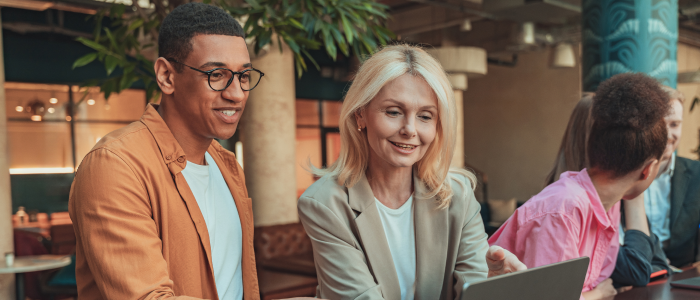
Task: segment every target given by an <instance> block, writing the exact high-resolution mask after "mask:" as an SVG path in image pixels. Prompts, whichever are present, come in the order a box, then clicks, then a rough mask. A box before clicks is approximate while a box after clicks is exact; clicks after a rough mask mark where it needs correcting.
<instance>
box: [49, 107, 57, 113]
mask: <svg viewBox="0 0 700 300" xmlns="http://www.w3.org/2000/svg"><path fill="white" fill-rule="evenodd" d="M48 111H49V113H50V114H52V113H54V112H56V109H55V108H53V107H49V109H48Z"/></svg>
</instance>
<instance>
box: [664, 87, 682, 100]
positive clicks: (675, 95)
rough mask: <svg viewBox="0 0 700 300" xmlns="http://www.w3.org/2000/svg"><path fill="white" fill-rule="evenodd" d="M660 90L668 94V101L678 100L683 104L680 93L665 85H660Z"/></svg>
mask: <svg viewBox="0 0 700 300" xmlns="http://www.w3.org/2000/svg"><path fill="white" fill-rule="evenodd" d="M661 88H662V89H663V90H664V92H666V93H667V94H668V98H669V99H668V100H669V101H672V100H678V101H680V102H681V104H683V103H684V102H685V95H683V93H681V91H679V90H677V89H674V88H672V87H670V86H667V85H662V86H661Z"/></svg>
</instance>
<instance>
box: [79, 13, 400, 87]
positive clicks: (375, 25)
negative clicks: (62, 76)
mask: <svg viewBox="0 0 700 300" xmlns="http://www.w3.org/2000/svg"><path fill="white" fill-rule="evenodd" d="M150 2H151V3H152V4H153V7H154V9H152V10H146V9H144V8H142V7H140V6H139V5H138V4H137V1H133V5H132V6H125V5H123V4H115V5H113V6H111V8H109V9H104V10H101V11H99V12H98V13H97V14H96V15H95V16H93V19H94V22H95V28H94V31H93V38H92V39H87V38H78V41H80V42H81V43H83V44H84V45H86V46H88V47H90V48H92V49H93V50H95V52H93V53H89V54H87V55H85V56H83V57H80V58H79V59H77V60H76V61H75V62H74V64H73V68H78V67H82V66H85V65H87V64H89V63H91V62H93V61H95V60H98V61H100V62H101V63H102V64H104V67H105V70H106V72H107V75H108V76H111V77H109V78H108V79H105V80H90V81H88V82H85V83H84V86H99V87H100V91H101V92H102V93H103V94H104V97H105V99H108V98H109V95H110V94H111V93H119V92H120V91H122V90H124V89H126V88H129V87H131V85H132V84H133V83H134V82H137V81H139V80H141V81H142V82H143V83H144V85H145V88H146V97H147V99H149V100H153V99H157V98H158V96H159V94H160V91H159V89H158V85H157V83H156V82H155V74H154V72H153V59H154V58H155V55H152V56H151V57H148V55H145V53H152V54H153V53H157V42H156V41H157V39H158V29H159V26H160V24H161V21H162V20H163V18H165V16H166V15H167V13H168V12H169V11H171V10H172V9H174V8H175V7H177V6H178V5H181V4H183V3H185V2H189V1H187V0H180V1H176V0H169V1H166V0H150ZM204 2H205V3H209V4H212V5H217V6H219V7H222V8H223V9H225V10H227V11H228V12H229V13H230V14H231V15H233V16H234V17H236V18H239V20H244V22H245V23H244V25H243V26H244V30H245V32H246V35H247V39H248V40H249V41H251V42H252V43H254V51H255V53H258V52H259V51H260V50H261V49H262V48H263V47H265V46H266V45H268V44H270V42H271V41H272V39H273V38H276V39H277V42H278V43H277V44H278V45H280V47H279V50H280V51H282V46H281V45H282V43H281V42H284V43H285V44H287V45H288V46H289V48H290V49H291V51H292V52H294V57H295V64H296V69H297V76H301V75H302V74H303V72H304V71H305V70H307V65H306V61H309V62H311V63H312V64H314V65H315V67H316V68H319V66H318V64H316V62H315V61H314V59H313V58H312V57H311V55H310V54H309V52H308V50H312V49H319V48H321V47H323V48H324V49H325V50H326V53H328V55H329V56H330V57H332V58H333V59H336V57H337V56H338V53H339V52H340V53H342V54H343V55H345V56H349V55H351V53H353V54H355V55H358V56H363V55H365V54H368V53H371V52H372V51H373V50H374V49H376V48H377V47H378V46H380V45H384V44H386V43H387V42H389V41H390V40H391V39H393V38H394V34H393V33H392V32H391V31H389V30H388V29H387V28H386V27H385V26H384V22H385V21H386V19H387V17H388V15H387V14H386V9H387V7H386V6H385V5H383V4H380V3H377V2H376V1H375V0H298V1H292V0H244V1H235V0H204ZM116 70H121V72H120V73H115V71H116Z"/></svg>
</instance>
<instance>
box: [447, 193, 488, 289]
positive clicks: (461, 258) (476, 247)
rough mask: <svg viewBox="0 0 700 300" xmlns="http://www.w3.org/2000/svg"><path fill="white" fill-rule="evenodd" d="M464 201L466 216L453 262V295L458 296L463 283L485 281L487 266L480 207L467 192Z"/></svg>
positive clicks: (485, 241)
mask: <svg viewBox="0 0 700 300" xmlns="http://www.w3.org/2000/svg"><path fill="white" fill-rule="evenodd" d="M467 197H468V198H467V201H466V207H467V209H466V212H465V213H466V216H465V218H464V226H462V234H461V238H460V242H459V251H458V252H457V260H456V262H455V272H454V277H455V285H454V292H455V293H454V295H460V294H461V292H462V287H463V286H464V284H465V283H473V282H477V281H481V280H484V279H486V276H487V274H488V271H489V269H488V266H487V265H486V252H487V251H488V249H489V244H488V242H487V237H488V236H487V235H486V233H485V232H484V222H483V221H482V219H481V213H480V211H481V207H480V205H479V203H478V202H477V201H476V199H475V198H474V193H473V192H472V191H469V193H468V196H467Z"/></svg>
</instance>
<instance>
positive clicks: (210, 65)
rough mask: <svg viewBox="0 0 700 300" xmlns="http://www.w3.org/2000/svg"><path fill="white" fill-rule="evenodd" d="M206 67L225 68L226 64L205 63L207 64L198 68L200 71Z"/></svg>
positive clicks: (216, 62)
mask: <svg viewBox="0 0 700 300" xmlns="http://www.w3.org/2000/svg"><path fill="white" fill-rule="evenodd" d="M207 67H226V64H225V63H222V62H218V61H210V62H207V63H205V64H203V65H201V66H199V68H200V69H204V68H207Z"/></svg>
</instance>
